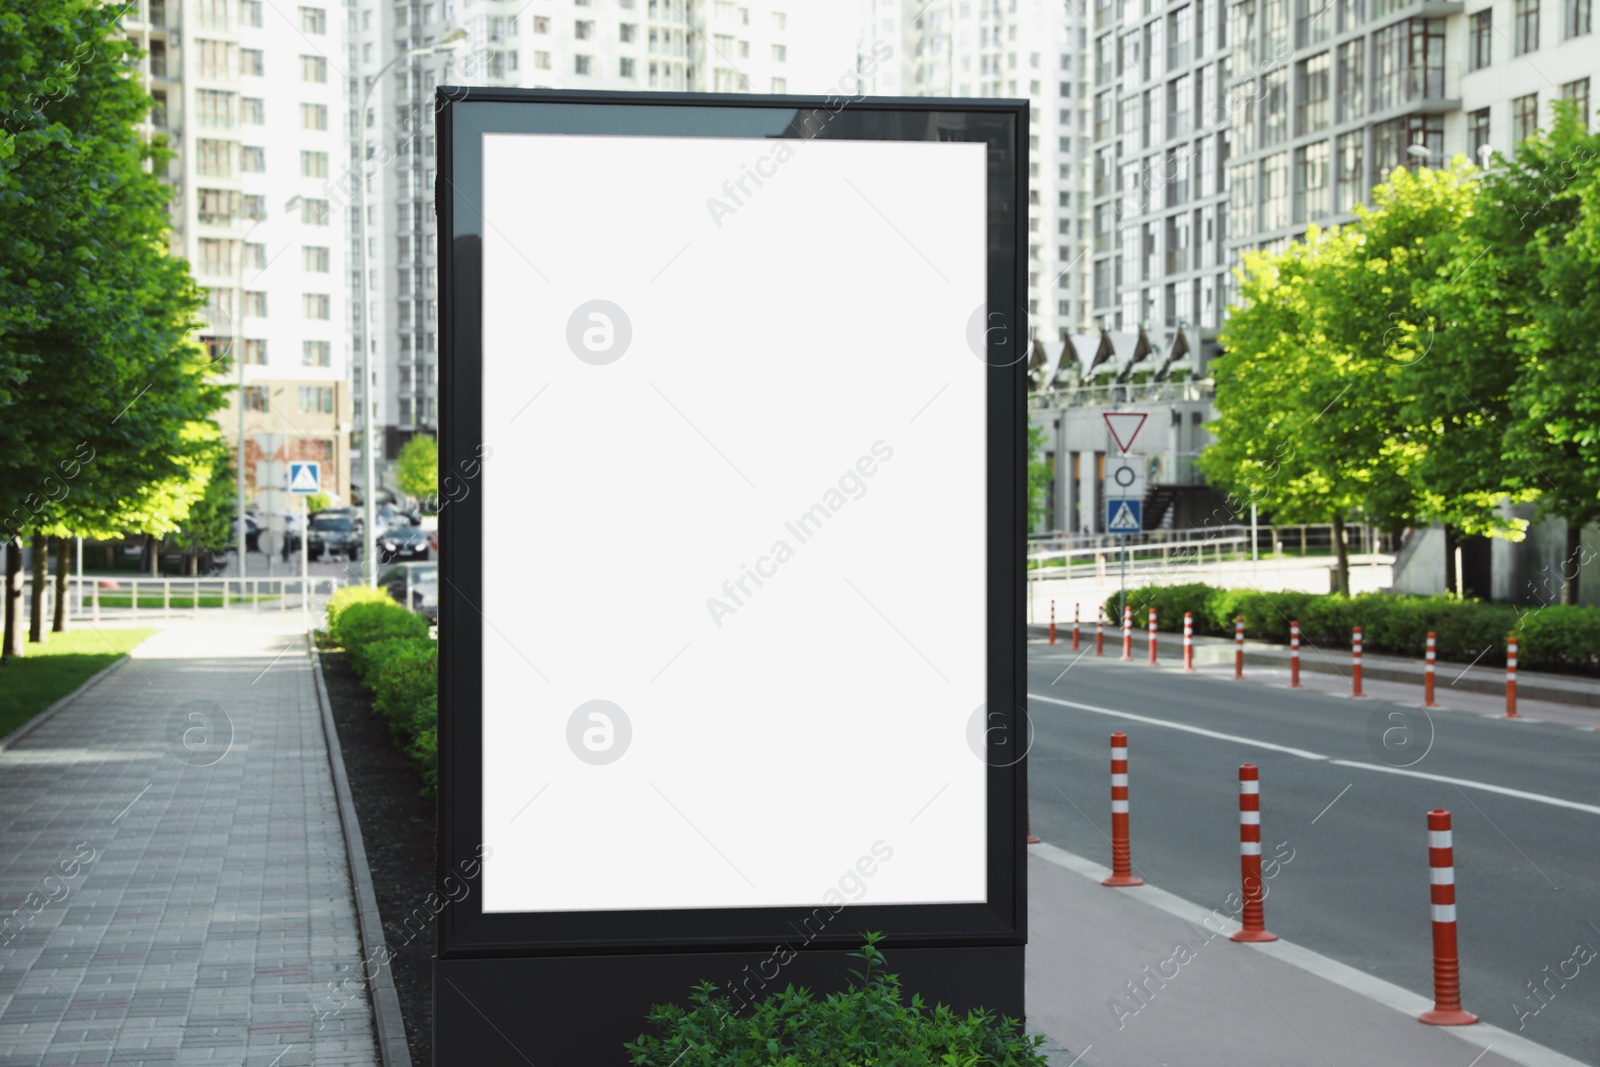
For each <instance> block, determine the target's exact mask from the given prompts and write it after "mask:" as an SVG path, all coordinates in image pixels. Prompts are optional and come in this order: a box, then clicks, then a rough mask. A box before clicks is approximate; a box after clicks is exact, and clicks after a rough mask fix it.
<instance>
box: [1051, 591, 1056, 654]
mask: <svg viewBox="0 0 1600 1067" xmlns="http://www.w3.org/2000/svg"><path fill="white" fill-rule="evenodd" d="M1050 643H1051V644H1052V645H1053V644H1055V643H1056V602H1055V601H1054V600H1052V601H1050Z"/></svg>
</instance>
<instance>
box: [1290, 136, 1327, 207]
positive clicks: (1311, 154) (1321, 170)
mask: <svg viewBox="0 0 1600 1067" xmlns="http://www.w3.org/2000/svg"><path fill="white" fill-rule="evenodd" d="M1327 214H1328V142H1327V141H1317V142H1316V143H1314V144H1308V145H1306V146H1305V147H1304V148H1300V149H1297V150H1296V151H1295V154H1294V221H1295V223H1296V224H1299V223H1302V222H1306V221H1314V220H1316V219H1320V218H1324V217H1326V216H1327Z"/></svg>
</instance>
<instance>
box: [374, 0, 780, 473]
mask: <svg viewBox="0 0 1600 1067" xmlns="http://www.w3.org/2000/svg"><path fill="white" fill-rule="evenodd" d="M344 11H345V15H346V18H347V19H348V24H349V46H348V48H349V59H348V67H347V70H348V72H349V75H348V81H347V92H348V99H349V102H350V105H351V107H352V109H353V112H354V114H355V115H356V116H357V121H358V122H359V123H363V124H364V126H365V135H366V140H367V144H368V157H369V159H371V160H372V163H371V166H370V167H369V169H368V172H367V183H366V192H367V207H366V211H367V227H366V241H365V246H364V247H363V243H362V233H361V219H360V216H359V215H358V214H357V213H356V212H355V211H353V210H351V211H348V212H345V218H344V222H345V227H346V236H347V238H348V239H349V240H350V244H351V247H352V248H354V249H356V255H354V256H353V257H352V262H351V265H350V268H349V269H350V271H351V274H350V287H351V289H352V291H355V290H356V288H357V286H358V285H359V283H360V275H359V273H357V272H359V271H362V270H365V271H366V272H367V283H368V288H367V307H366V308H365V309H362V308H359V307H356V308H353V309H352V317H351V320H350V325H351V330H352V334H353V336H355V337H357V338H358V342H357V343H358V344H360V343H363V342H364V343H365V344H366V346H367V348H368V352H369V355H370V359H371V367H370V375H369V381H367V382H361V381H360V380H359V376H358V377H357V378H356V380H355V393H356V402H357V404H358V405H360V404H364V405H366V406H367V409H368V410H370V412H371V414H372V419H373V425H374V426H375V427H378V428H380V430H381V433H380V435H379V437H378V451H377V455H376V461H377V465H378V466H379V468H380V471H381V468H382V467H383V466H384V464H385V463H386V462H388V461H392V460H393V459H394V457H395V455H396V453H397V452H398V450H399V448H400V447H401V446H402V445H403V444H404V442H405V441H406V440H407V439H408V438H410V437H411V436H412V435H413V434H416V433H418V432H423V433H433V432H435V430H436V429H437V426H438V419H439V411H438V351H439V348H438V333H437V327H436V323H437V321H438V306H437V302H436V301H437V297H436V295H435V292H436V286H437V266H436V263H435V255H434V251H435V236H434V234H435V231H434V213H433V205H432V198H433V187H434V180H435V158H434V157H435V145H434V133H433V97H434V89H435V88H436V87H437V86H439V85H444V84H453V85H493V86H521V87H530V88H558V89H608V90H633V91H647V90H662V91H678V92H753V93H785V92H789V91H790V84H789V70H790V69H791V67H792V66H793V63H792V59H791V56H790V54H789V50H790V47H791V43H790V33H789V14H788V0H402V2H400V3H394V2H390V0H382V2H380V0H347V3H346V6H345V9H344ZM457 36H459V37H460V38H461V39H460V40H459V43H457V44H455V46H454V47H452V48H449V49H448V50H441V51H432V50H431V49H432V48H434V47H435V46H436V42H443V41H447V39H449V38H452V37H457ZM408 53H410V54H408ZM397 56H398V57H401V58H400V59H399V61H398V62H395V60H396V57H397ZM391 64H392V66H391ZM379 74H381V75H382V76H381V77H377V78H376V80H373V79H374V77H375V76H376V75H379ZM369 85H370V95H369V96H368V95H367V94H368V87H369ZM364 96H367V99H366V101H365V106H364V107H363V97H364ZM362 133H363V130H362V127H361V126H360V125H356V126H352V128H351V130H350V131H349V141H348V149H347V151H348V158H349V163H350V166H349V168H347V172H348V173H355V171H356V169H357V167H356V164H357V161H358V160H359V158H360V150H361V149H360V145H361V139H362ZM352 192H354V189H353V188H352V187H349V186H348V185H347V186H346V197H347V198H348V195H349V193H352ZM363 310H364V311H365V315H364V316H363V314H362V312H363ZM360 447H361V446H360V442H359V441H357V442H356V444H355V448H356V461H357V462H358V463H359V462H362V458H361V455H360ZM379 481H380V483H383V482H384V478H383V476H382V474H381V473H380V475H379Z"/></svg>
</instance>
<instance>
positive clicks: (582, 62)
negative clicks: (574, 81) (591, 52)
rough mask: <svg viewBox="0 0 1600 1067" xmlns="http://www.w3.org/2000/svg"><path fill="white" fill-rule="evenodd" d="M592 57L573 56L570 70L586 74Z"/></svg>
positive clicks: (591, 62)
mask: <svg viewBox="0 0 1600 1067" xmlns="http://www.w3.org/2000/svg"><path fill="white" fill-rule="evenodd" d="M592 64H593V59H592V58H591V57H589V56H573V57H572V71H573V73H574V74H588V73H589V68H590V66H591V65H592Z"/></svg>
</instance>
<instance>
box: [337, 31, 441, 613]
mask: <svg viewBox="0 0 1600 1067" xmlns="http://www.w3.org/2000/svg"><path fill="white" fill-rule="evenodd" d="M466 39H467V31H466V30H462V29H456V30H451V31H450V32H448V33H446V34H445V35H444V36H443V37H440V38H439V39H438V40H437V41H435V42H434V43H433V44H430V45H424V46H423V47H421V48H412V49H408V50H407V51H404V52H401V53H400V54H399V55H397V56H395V57H394V58H393V59H391V60H389V62H387V63H385V64H384V65H383V66H382V67H380V68H379V69H378V73H376V74H374V75H373V76H372V78H371V79H370V80H369V81H367V83H366V84H365V85H364V86H363V87H362V90H361V106H360V110H359V111H358V112H357V114H356V123H357V125H358V126H359V127H360V129H361V140H360V145H361V146H360V149H359V155H358V158H357V160H356V167H357V170H356V208H357V210H358V211H359V212H360V213H361V214H360V218H361V238H360V239H361V247H360V249H359V250H358V252H359V254H358V257H357V258H358V259H359V261H360V264H361V269H360V270H359V271H358V272H357V277H356V308H357V313H358V314H359V315H360V317H361V319H360V321H361V360H360V364H359V365H360V367H361V421H360V426H361V466H362V485H361V514H362V524H363V527H364V528H363V530H362V535H361V540H362V544H361V569H362V577H363V581H364V582H365V583H366V584H367V585H369V586H376V585H377V584H378V567H377V562H376V558H377V553H378V531H377V515H376V511H377V491H378V490H377V457H376V456H375V455H374V454H373V452H374V448H373V435H372V316H371V314H370V310H371V309H370V308H369V307H368V306H367V304H368V297H367V272H368V270H369V269H370V267H369V263H368V259H367V247H368V240H369V238H368V236H367V104H368V103H369V102H370V101H371V99H372V90H373V89H374V88H376V87H377V85H378V83H379V82H380V81H382V80H383V76H384V75H385V74H388V73H389V72H390V71H391V70H393V69H394V67H395V65H396V64H398V63H399V62H400V61H401V60H403V59H413V58H415V57H417V56H426V55H432V54H434V53H437V52H448V51H450V50H452V49H454V48H455V46H456V45H458V44H460V43H461V42H462V41H464V40H466Z"/></svg>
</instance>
